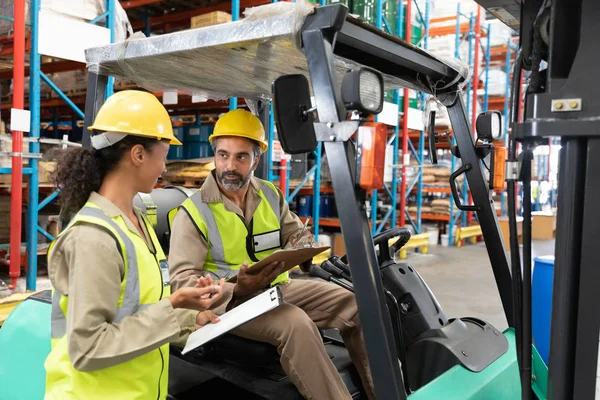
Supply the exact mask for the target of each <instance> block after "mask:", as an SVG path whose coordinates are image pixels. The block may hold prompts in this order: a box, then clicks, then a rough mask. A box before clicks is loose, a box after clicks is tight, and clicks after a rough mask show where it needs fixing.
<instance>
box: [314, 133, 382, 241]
mask: <svg viewBox="0 0 600 400" xmlns="http://www.w3.org/2000/svg"><path fill="white" fill-rule="evenodd" d="M322 152H323V145H322V144H321V143H320V142H319V145H318V146H317V151H316V152H315V153H316V154H315V155H316V157H315V167H316V169H315V179H314V181H313V182H314V183H313V185H314V186H313V235H314V236H315V242H318V240H319V218H320V217H321V155H322V154H323V153H322ZM328 160H329V158H328ZM371 211H372V210H371Z"/></svg>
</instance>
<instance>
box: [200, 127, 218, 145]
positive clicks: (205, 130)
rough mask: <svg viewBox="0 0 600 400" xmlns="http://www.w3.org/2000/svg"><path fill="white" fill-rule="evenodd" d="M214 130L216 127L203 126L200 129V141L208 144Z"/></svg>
mask: <svg viewBox="0 0 600 400" xmlns="http://www.w3.org/2000/svg"><path fill="white" fill-rule="evenodd" d="M214 130H215V126H214V125H202V126H201V127H200V140H201V141H203V142H208V137H209V136H210V135H212V133H213V131H214Z"/></svg>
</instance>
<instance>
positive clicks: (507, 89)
mask: <svg viewBox="0 0 600 400" xmlns="http://www.w3.org/2000/svg"><path fill="white" fill-rule="evenodd" d="M511 51H512V46H511V44H510V38H509V39H508V41H507V42H506V59H505V61H504V62H505V63H506V64H505V65H504V71H505V72H506V83H505V86H504V147H506V146H508V123H509V115H508V99H509V97H510V60H511ZM505 201H506V193H505V191H504V190H503V191H502V193H501V194H500V209H501V210H502V215H503V216H504V215H506V212H505V211H504V204H505V203H504V202H505Z"/></svg>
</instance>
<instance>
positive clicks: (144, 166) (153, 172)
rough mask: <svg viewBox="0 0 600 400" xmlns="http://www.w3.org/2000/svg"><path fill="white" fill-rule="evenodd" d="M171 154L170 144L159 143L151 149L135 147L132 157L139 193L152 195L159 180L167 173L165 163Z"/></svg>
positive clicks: (132, 150) (140, 146)
mask: <svg viewBox="0 0 600 400" xmlns="http://www.w3.org/2000/svg"><path fill="white" fill-rule="evenodd" d="M168 152H169V144H168V143H165V142H158V143H156V144H154V145H153V146H151V147H149V148H147V149H146V148H144V147H143V146H142V145H136V146H133V147H132V149H131V155H132V160H133V164H134V165H135V166H136V168H135V172H136V179H135V181H136V182H137V186H138V189H137V191H138V192H142V193H150V192H152V189H154V186H155V185H156V182H157V180H158V178H160V176H161V175H162V173H163V172H164V171H165V168H166V165H165V161H166V159H167V153H168Z"/></svg>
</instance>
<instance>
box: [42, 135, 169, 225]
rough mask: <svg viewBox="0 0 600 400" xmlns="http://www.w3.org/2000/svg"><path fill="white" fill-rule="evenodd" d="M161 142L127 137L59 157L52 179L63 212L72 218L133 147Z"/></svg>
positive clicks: (62, 213)
mask: <svg viewBox="0 0 600 400" xmlns="http://www.w3.org/2000/svg"><path fill="white" fill-rule="evenodd" d="M157 143H159V141H158V140H156V139H149V138H142V137H139V136H126V137H125V138H124V139H122V140H120V141H119V142H117V143H115V144H114V145H112V146H110V147H106V148H104V149H101V150H95V149H84V148H73V149H69V150H67V151H66V152H64V153H63V154H62V155H61V156H60V157H59V159H58V161H57V165H56V169H55V171H54V172H53V173H52V174H51V176H50V180H51V182H52V183H54V185H55V186H56V187H57V188H59V189H60V203H61V215H62V216H63V217H66V218H70V217H71V216H72V215H74V214H76V213H77V212H78V211H79V210H80V209H81V208H82V207H83V206H84V205H85V203H86V202H87V200H88V198H89V197H90V194H91V193H92V192H94V191H98V189H100V186H101V185H102V181H103V180H104V177H105V176H106V174H108V173H109V172H111V171H112V170H113V169H114V168H115V167H116V166H117V165H118V164H119V162H120V161H121V159H122V158H123V155H124V154H125V153H126V152H128V151H129V150H130V149H131V148H132V147H133V146H135V145H137V144H141V145H142V146H144V148H145V149H148V150H149V149H150V148H151V147H152V146H154V145H155V144H157Z"/></svg>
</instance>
